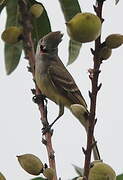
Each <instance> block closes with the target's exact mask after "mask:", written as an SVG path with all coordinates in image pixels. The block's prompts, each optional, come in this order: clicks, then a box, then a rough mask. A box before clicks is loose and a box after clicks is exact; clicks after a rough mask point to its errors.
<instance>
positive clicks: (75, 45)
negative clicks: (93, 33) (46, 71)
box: [67, 39, 82, 65]
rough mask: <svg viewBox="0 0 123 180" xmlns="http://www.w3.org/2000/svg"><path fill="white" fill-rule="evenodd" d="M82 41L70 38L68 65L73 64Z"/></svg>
mask: <svg viewBox="0 0 123 180" xmlns="http://www.w3.org/2000/svg"><path fill="white" fill-rule="evenodd" d="M81 46H82V43H79V42H76V41H74V40H71V39H70V40H69V60H68V63H67V65H70V64H72V63H73V62H74V61H75V59H76V58H77V57H78V55H79V52H80V49H81Z"/></svg>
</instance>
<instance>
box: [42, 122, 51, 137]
mask: <svg viewBox="0 0 123 180" xmlns="http://www.w3.org/2000/svg"><path fill="white" fill-rule="evenodd" d="M52 126H53V124H49V125H47V126H45V127H43V128H42V134H43V135H44V134H46V133H51V134H53V129H51V128H52Z"/></svg>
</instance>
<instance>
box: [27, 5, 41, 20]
mask: <svg viewBox="0 0 123 180" xmlns="http://www.w3.org/2000/svg"><path fill="white" fill-rule="evenodd" d="M43 10H44V8H43V6H42V5H41V4H33V5H32V6H31V8H30V12H31V13H32V15H33V16H34V17H36V18H38V17H40V16H41V14H42V13H43Z"/></svg>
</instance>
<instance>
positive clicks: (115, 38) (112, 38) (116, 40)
mask: <svg viewBox="0 0 123 180" xmlns="http://www.w3.org/2000/svg"><path fill="white" fill-rule="evenodd" d="M105 44H106V46H107V47H108V48H110V49H114V48H118V47H119V46H121V45H122V44H123V35H121V34H111V35H109V36H108V37H107V38H106V40H105Z"/></svg>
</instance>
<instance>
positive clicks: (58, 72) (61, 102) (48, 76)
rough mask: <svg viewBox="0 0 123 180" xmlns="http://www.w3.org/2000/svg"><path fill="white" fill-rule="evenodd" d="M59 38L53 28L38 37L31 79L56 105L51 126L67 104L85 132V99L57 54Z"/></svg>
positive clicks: (86, 119)
mask: <svg viewBox="0 0 123 180" xmlns="http://www.w3.org/2000/svg"><path fill="white" fill-rule="evenodd" d="M62 37H63V34H62V33H61V32H60V31H55V32H50V33H48V34H47V35H45V36H44V37H43V38H41V39H40V40H39V42H38V45H37V50H36V54H35V81H36V84H37V86H38V88H39V89H40V90H41V93H42V94H43V95H44V96H46V97H47V98H48V99H50V100H51V101H53V102H55V103H56V104H57V105H58V106H59V114H58V116H57V118H56V119H55V120H54V121H53V123H52V124H51V126H52V125H53V124H54V123H55V122H56V121H57V120H58V119H59V118H60V117H61V116H62V115H63V114H64V107H67V108H68V109H69V110H70V111H71V112H72V114H73V115H74V116H75V117H76V118H77V119H79V121H80V123H81V124H82V125H83V126H84V128H85V130H86V132H87V131H88V124H89V123H88V122H89V121H88V115H89V112H88V109H87V104H86V101H85V99H84V97H83V96H82V94H81V92H80V90H79V88H78V86H77V85H76V83H75V81H74V79H73V77H72V75H71V74H70V73H69V71H68V70H67V68H66V67H65V65H64V64H63V63H62V61H61V59H60V58H59V56H58V45H59V43H60V42H61V41H62ZM94 147H96V145H95V146H94ZM93 149H94V148H93ZM96 151H97V150H96ZM96 153H97V152H96ZM97 154H98V156H99V153H97ZM96 159H99V157H96Z"/></svg>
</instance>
